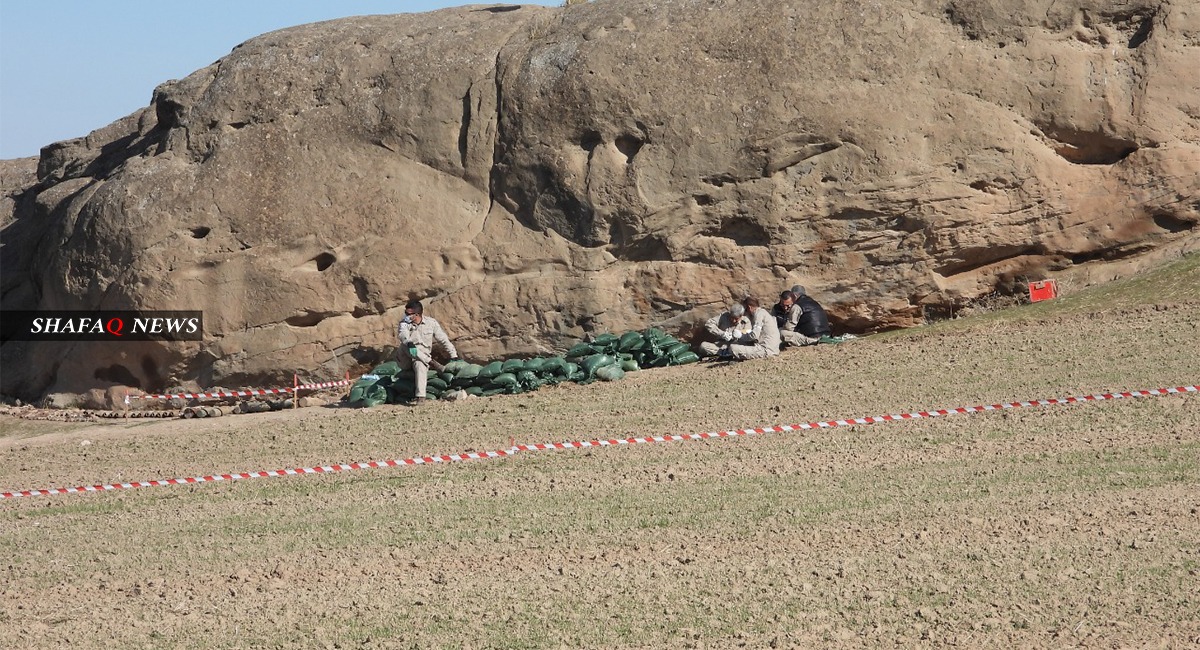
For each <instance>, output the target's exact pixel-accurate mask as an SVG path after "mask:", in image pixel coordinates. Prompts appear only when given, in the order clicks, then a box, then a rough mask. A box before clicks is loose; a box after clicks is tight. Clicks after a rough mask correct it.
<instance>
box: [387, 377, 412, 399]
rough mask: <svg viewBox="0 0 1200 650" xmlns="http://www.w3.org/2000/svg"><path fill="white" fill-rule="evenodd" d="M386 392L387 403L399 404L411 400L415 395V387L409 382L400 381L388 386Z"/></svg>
mask: <svg viewBox="0 0 1200 650" xmlns="http://www.w3.org/2000/svg"><path fill="white" fill-rule="evenodd" d="M387 392H388V401H389V402H391V403H392V404H399V403H401V402H404V401H407V400H409V399H411V398H412V397H413V396H414V395H416V394H417V387H416V385H414V384H413V383H411V382H404V381H401V382H396V383H394V384H392V385H391V386H388V387H387Z"/></svg>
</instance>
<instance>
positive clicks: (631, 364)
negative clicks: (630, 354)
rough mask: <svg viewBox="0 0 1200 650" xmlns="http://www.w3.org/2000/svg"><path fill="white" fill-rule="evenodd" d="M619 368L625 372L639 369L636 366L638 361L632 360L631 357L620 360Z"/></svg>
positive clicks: (639, 368)
mask: <svg viewBox="0 0 1200 650" xmlns="http://www.w3.org/2000/svg"><path fill="white" fill-rule="evenodd" d="M621 370H624V371H625V372H634V371H637V370H641V367H640V366H638V362H636V361H634V360H633V359H628V360H626V361H622V362H621Z"/></svg>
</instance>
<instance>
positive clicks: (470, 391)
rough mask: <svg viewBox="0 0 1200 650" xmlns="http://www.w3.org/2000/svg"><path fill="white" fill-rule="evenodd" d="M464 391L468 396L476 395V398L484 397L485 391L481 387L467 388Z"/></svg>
mask: <svg viewBox="0 0 1200 650" xmlns="http://www.w3.org/2000/svg"><path fill="white" fill-rule="evenodd" d="M463 390H464V391H466V393H467V394H468V395H474V396H475V397H483V389H482V388H480V387H479V386H467V387H466V388H465V389H463Z"/></svg>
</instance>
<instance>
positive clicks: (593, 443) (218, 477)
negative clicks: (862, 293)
mask: <svg viewBox="0 0 1200 650" xmlns="http://www.w3.org/2000/svg"><path fill="white" fill-rule="evenodd" d="M1196 392H1200V386H1196V385H1193V386H1178V387H1175V388H1154V389H1150V390H1134V391H1127V392H1123V393H1103V394H1098V395H1084V396H1082V397H1065V398H1056V399H1039V400H1031V401H1022V402H1006V403H1002V404H988V405H983V406H964V407H959V408H953V409H938V410H933V411H916V412H913V413H900V414H895V415H877V416H871V417H863V418H853V419H843V420H827V421H824V422H809V423H806V424H783V425H775V426H770V427H761V428H755V429H734V430H730V431H716V432H710V433H689V434H680V435H670V436H648V437H643V438H614V439H608V440H586V441H584V440H579V441H571V442H548V443H539V444H533V445H513V446H512V447H510V448H508V449H499V450H496V451H479V452H466V453H461V454H448V455H442V456H421V457H416V458H404V459H393V460H373V461H370V462H365V463H349V464H343V465H325V466H322V467H298V468H295V469H277V470H271V471H265V472H240V473H237V474H214V475H211V476H193V477H189V478H171V479H160V480H154V481H138V482H135V483H110V484H108V485H84V486H79V487H69V488H48V489H38V490H20V491H17V492H0V499H15V498H18V497H31V496H50V495H55V494H78V493H82V492H109V491H113V490H127V489H132V488H142V487H161V486H165V485H188V484H194V483H213V482H219V481H236V480H240V479H250V478H271V477H276V476H299V475H302V474H332V473H335V472H346V471H351V470H360V469H378V468H381V467H401V466H409V465H431V464H436V463H452V462H457V461H464V460H482V459H487V458H505V457H508V456H513V455H515V454H518V453H520V452H526V451H545V450H551V449H586V448H589V447H612V446H619V445H634V444H648V443H656V442H677V441H685V440H706V439H710V438H731V437H736V436H747V435H753V434H763V433H782V432H787V431H805V430H810V429H829V428H833V427H847V426H854V425H856V424H876V423H878V422H896V421H900V420H916V419H923V418H935V417H942V416H948V415H959V414H966V413H983V412H987V411H1001V410H1004V409H1014V408H1025V407H1032V406H1052V405H1056V404H1077V403H1082V402H1101V401H1105V400H1117V399H1125V398H1131V397H1154V396H1159V395H1178V394H1183V393H1196Z"/></svg>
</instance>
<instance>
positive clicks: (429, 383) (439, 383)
mask: <svg viewBox="0 0 1200 650" xmlns="http://www.w3.org/2000/svg"><path fill="white" fill-rule="evenodd" d="M449 387H450V384H448V383H446V382H445V381H443V380H442V378H441V377H430V378H429V379H427V380H426V381H425V388H427V389H429V390H436V391H438V392H439V393H440V392H442V391H444V390H446V389H447V388H449Z"/></svg>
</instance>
